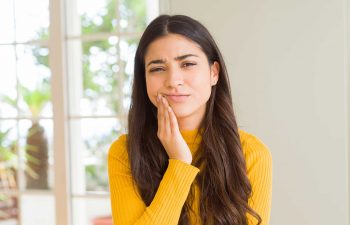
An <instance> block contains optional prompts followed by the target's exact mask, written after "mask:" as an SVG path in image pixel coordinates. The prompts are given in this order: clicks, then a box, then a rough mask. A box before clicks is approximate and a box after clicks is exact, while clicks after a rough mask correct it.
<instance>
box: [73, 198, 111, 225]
mask: <svg viewBox="0 0 350 225" xmlns="http://www.w3.org/2000/svg"><path fill="white" fill-rule="evenodd" d="M80 224H84V225H85V224H86V225H102V224H103V225H112V218H111V209H110V200H109V198H89V199H84V198H73V225H80Z"/></svg>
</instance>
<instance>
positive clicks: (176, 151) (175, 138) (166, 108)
mask: <svg viewBox="0 0 350 225" xmlns="http://www.w3.org/2000/svg"><path fill="white" fill-rule="evenodd" d="M157 109H158V113H157V117H158V132H157V136H158V138H159V140H160V142H161V143H162V145H163V146H164V148H165V150H166V152H167V154H168V156H169V158H170V159H178V160H181V161H183V162H186V163H188V164H191V162H192V153H191V151H190V148H189V147H188V145H187V143H186V142H185V140H184V139H183V137H182V135H181V133H180V129H179V125H178V122H177V119H176V116H175V113H174V111H173V109H172V108H171V107H170V105H169V103H168V101H167V100H166V98H164V97H163V96H161V95H160V94H158V96H157Z"/></svg>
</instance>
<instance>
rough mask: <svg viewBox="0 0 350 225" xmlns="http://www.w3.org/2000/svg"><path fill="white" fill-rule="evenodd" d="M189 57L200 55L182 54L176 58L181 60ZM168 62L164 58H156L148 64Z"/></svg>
mask: <svg viewBox="0 0 350 225" xmlns="http://www.w3.org/2000/svg"><path fill="white" fill-rule="evenodd" d="M188 57H198V55H195V54H186V55H180V56H176V57H175V58H174V59H175V60H176V61H181V60H184V59H186V58H188ZM165 62H166V60H164V59H155V60H152V61H150V62H149V63H148V64H147V67H148V66H149V65H151V64H164V63H165Z"/></svg>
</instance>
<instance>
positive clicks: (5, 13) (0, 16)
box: [0, 0, 15, 52]
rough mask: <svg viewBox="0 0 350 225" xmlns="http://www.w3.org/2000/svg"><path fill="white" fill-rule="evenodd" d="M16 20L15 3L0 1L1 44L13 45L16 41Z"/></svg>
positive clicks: (7, 0) (9, 0)
mask: <svg viewBox="0 0 350 225" xmlns="http://www.w3.org/2000/svg"><path fill="white" fill-rule="evenodd" d="M14 19H15V18H14V17H13V1H12V0H6V1H0V34H1V35H0V43H12V42H14V41H15V40H14V35H15V31H14ZM0 52H1V51H0Z"/></svg>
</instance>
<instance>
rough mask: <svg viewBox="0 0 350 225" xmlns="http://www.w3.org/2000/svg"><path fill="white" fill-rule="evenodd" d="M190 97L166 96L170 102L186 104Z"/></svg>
mask: <svg viewBox="0 0 350 225" xmlns="http://www.w3.org/2000/svg"><path fill="white" fill-rule="evenodd" d="M188 97H189V95H166V98H167V99H168V101H169V100H170V101H172V102H185V101H186V100H187V99H188Z"/></svg>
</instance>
